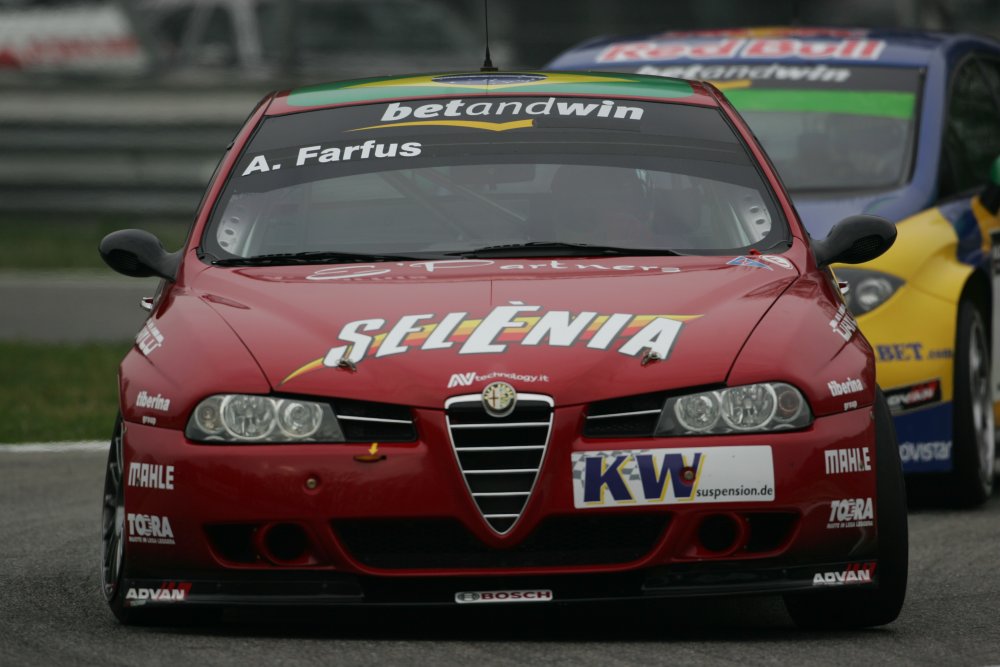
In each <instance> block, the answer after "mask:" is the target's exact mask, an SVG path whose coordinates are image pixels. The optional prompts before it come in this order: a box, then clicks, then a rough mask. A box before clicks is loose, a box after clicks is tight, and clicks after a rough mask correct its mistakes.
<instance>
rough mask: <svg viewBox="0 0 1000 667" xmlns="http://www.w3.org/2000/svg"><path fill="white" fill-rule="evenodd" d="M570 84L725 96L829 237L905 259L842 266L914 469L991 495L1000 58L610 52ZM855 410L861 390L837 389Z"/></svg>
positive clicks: (823, 35)
mask: <svg viewBox="0 0 1000 667" xmlns="http://www.w3.org/2000/svg"><path fill="white" fill-rule="evenodd" d="M547 68H548V69H554V70H599V71H618V72H630V73H642V74H654V75H661V76H669V77H681V78H687V79H702V80H707V81H711V82H712V83H714V84H715V85H716V86H718V87H719V88H720V89H722V90H723V91H724V92H725V94H726V96H727V97H728V98H729V100H730V101H731V102H732V104H733V105H734V106H735V107H736V109H737V110H738V111H739V112H740V114H741V115H742V116H743V117H744V118H745V119H746V121H747V122H748V123H749V125H750V127H751V128H752V129H753V131H754V133H755V134H756V135H757V137H758V138H759V140H760V141H761V143H762V144H763V145H764V147H765V149H766V150H767V151H768V153H769V155H770V157H771V159H772V160H773V162H774V163H775V165H776V166H777V168H778V171H779V172H780V174H781V176H782V179H783V180H784V182H785V185H786V187H787V188H788V190H789V191H790V192H791V194H792V196H793V198H794V200H795V205H796V208H797V209H798V212H799V215H800V216H801V218H802V220H803V222H804V223H805V224H806V227H807V228H808V229H809V232H810V234H811V235H812V236H814V237H816V238H823V237H825V236H826V235H827V233H828V232H829V230H830V228H831V227H832V226H833V225H834V224H835V223H836V222H838V221H839V220H841V219H843V218H844V217H845V216H847V215H850V214H852V213H862V212H864V213H872V214H876V215H880V216H882V217H885V218H889V219H890V220H893V221H895V222H897V230H898V238H897V241H896V244H895V246H894V247H893V248H892V249H891V250H890V251H889V252H888V253H886V254H885V255H883V256H881V257H879V258H878V259H876V260H875V261H872V262H869V263H867V264H863V265H860V266H858V267H851V268H840V267H834V270H835V272H836V275H837V277H838V279H840V280H841V281H844V282H846V283H847V286H846V288H845V289H846V296H845V299H846V301H847V305H848V307H849V308H850V309H851V311H852V313H853V314H854V315H855V316H856V317H857V321H858V323H859V325H860V327H861V330H862V331H863V333H864V334H865V336H866V337H867V338H868V340H869V341H870V342H871V344H872V346H873V348H874V349H875V352H876V358H877V373H878V382H879V384H880V385H881V386H882V387H883V388H885V389H886V392H885V393H886V396H887V398H888V400H889V402H890V405H891V408H892V411H893V414H894V416H895V425H896V432H897V435H898V439H899V448H900V455H901V459H902V461H903V469H904V471H905V472H906V473H907V474H908V485H909V487H910V488H911V490H913V491H915V492H916V493H917V494H919V495H920V496H922V497H923V498H929V499H932V500H934V501H938V502H946V503H950V504H957V505H976V504H979V503H982V502H983V501H985V500H986V498H988V497H989V495H990V494H991V492H992V488H993V478H994V473H995V465H996V445H995V436H996V432H995V428H994V422H995V415H997V414H1000V413H998V411H1000V218H998V215H997V211H998V208H1000V161H998V158H1000V43H997V42H995V41H991V40H988V39H985V38H981V37H976V36H971V35H948V34H942V33H931V32H915V31H902V30H878V31H876V30H867V29H825V28H761V29H747V30H722V31H711V32H709V31H699V32H684V33H680V32H667V33H659V34H653V35H649V36H645V37H639V38H628V39H606V38H601V39H597V40H592V41H590V42H586V43H584V44H581V45H579V46H577V47H575V48H573V49H570V50H569V51H567V52H565V53H564V54H562V55H561V56H559V57H558V58H556V59H555V60H554V61H552V62H551V63H549V64H548V65H547ZM829 390H830V392H831V394H832V395H834V396H837V397H842V398H843V401H844V407H845V409H850V407H851V404H852V400H853V396H852V394H853V393H854V392H855V391H856V382H855V383H852V378H843V379H838V380H832V381H831V382H830V383H829Z"/></svg>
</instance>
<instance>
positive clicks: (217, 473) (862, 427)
mask: <svg viewBox="0 0 1000 667" xmlns="http://www.w3.org/2000/svg"><path fill="white" fill-rule="evenodd" d="M415 412H416V417H417V420H416V421H417V424H418V430H419V432H420V434H421V438H422V439H421V441H419V442H416V443H395V444H385V445H383V446H381V448H380V452H381V453H382V454H384V458H379V459H377V460H374V461H365V460H364V458H365V457H364V455H365V454H366V453H367V451H368V447H367V446H366V445H364V444H340V445H258V446H232V445H221V446H215V445H212V446H208V445H200V444H193V443H190V442H188V441H186V440H185V439H184V436H183V433H181V432H179V431H174V430H170V429H162V428H156V427H150V426H143V425H140V424H135V423H129V424H128V425H127V429H126V432H125V439H124V443H125V461H126V469H127V470H128V469H130V467H131V466H132V465H133V464H136V465H145V466H146V468H145V469H146V470H148V471H152V472H149V474H148V475H147V476H146V477H143V478H141V481H140V483H139V484H131V482H132V481H134V480H133V479H132V478H131V477H130V476H129V475H126V478H127V479H128V481H129V482H130V485H129V486H127V487H126V490H125V511H126V513H127V515H128V525H127V526H126V529H127V539H128V543H127V545H126V553H127V571H126V575H125V581H124V584H123V589H125V590H126V591H127V590H129V589H134V590H135V591H136V592H137V595H136V596H135V597H134V600H133V602H131V603H134V604H161V603H163V604H166V603H176V602H179V601H183V602H190V603H202V602H204V603H221V604H233V603H246V604H309V603H322V604H327V603H336V604H369V603H373V604H375V603H384V604H401V603H407V602H416V603H421V604H438V603H440V604H446V603H453V602H454V595H455V593H456V592H459V591H461V590H469V589H472V590H483V589H485V590H492V589H496V588H504V589H510V588H525V587H527V588H531V587H541V588H545V589H551V590H552V591H553V592H554V593H555V595H556V599H559V600H588V599H618V598H623V599H624V598H641V597H657V596H676V595H684V596H686V595H706V594H722V593H725V594H731V593H756V592H767V591H770V592H774V591H789V590H807V589H813V588H814V587H816V585H815V582H814V578H815V576H816V574H817V573H819V574H825V573H837V572H844V571H848V570H849V569H850V568H851V567H854V568H856V567H857V566H858V564H859V563H871V562H874V561H876V560H877V546H878V541H877V533H876V527H875V525H876V524H875V521H874V520H868V521H858V522H857V523H851V522H844V521H842V519H843V518H844V517H834V514H835V511H834V508H835V507H836V506H837V505H838V504H839V505H843V504H844V502H845V501H850V503H851V505H852V506H855V503H856V501H860V503H859V504H857V505H856V506H858V507H864V506H865V505H866V503H867V504H868V505H869V506H870V507H872V508H874V511H873V514H872V515H871V516H870V517H860V518H869V519H875V518H877V512H878V508H877V505H876V473H877V471H876V461H875V458H876V457H875V429H874V420H873V417H872V409H871V407H870V406H868V407H862V408H859V409H856V410H851V411H849V412H845V413H843V414H838V415H832V416H828V417H822V418H819V419H817V420H816V421H815V423H814V424H813V426H812V427H810V428H809V429H807V430H804V431H800V432H794V433H783V434H763V435H747V436H716V437H712V438H671V439H656V440H655V441H654V440H650V439H631V440H609V439H582V438H580V437H579V436H578V435H577V434H578V433H579V432H580V425H581V424H582V419H583V410H582V408H580V407H568V408H559V409H557V410H556V411H555V415H554V419H553V426H552V429H553V434H552V439H551V442H550V445H549V450H548V452H547V454H546V457H545V460H544V463H543V465H542V468H541V471H540V473H539V477H538V481H537V483H536V485H535V488H534V490H533V492H532V495H531V498H530V500H529V501H528V504H527V506H526V507H525V509H524V512H523V514H522V516H521V518H520V520H519V521H518V522H517V524H516V525H515V526H514V528H513V529H512V530H510V532H508V533H506V534H503V535H498V534H497V533H495V532H493V531H491V530H490V528H489V526H488V525H487V523H486V522H485V520H484V519H483V517H482V515H481V514H480V512H479V510H478V508H477V507H476V505H475V503H474V502H473V501H472V499H471V497H470V496H469V493H468V490H467V488H466V487H465V486H464V483H463V481H462V477H461V472H460V470H459V469H458V466H457V463H456V461H455V457H454V455H453V453H452V451H451V449H450V444H449V443H448V438H447V434H446V433H445V428H446V427H445V424H444V420H443V416H442V415H441V413H439V412H435V411H424V410H417V411H415ZM734 445H747V446H758V447H759V446H762V445H764V446H767V447H770V449H771V452H772V456H773V468H774V486H775V494H774V499H773V500H772V501H769V502H739V501H731V502H730V501H726V502H711V503H708V502H704V503H703V502H690V503H683V504H671V505H658V506H629V505H627V504H624V505H618V506H610V507H599V508H586V509H577V508H576V507H575V506H574V497H573V469H572V462H571V455H572V453H573V452H580V451H594V452H597V451H606V450H624V449H636V450H639V449H649V448H650V447H678V448H681V447H704V448H705V449H706V451H708V452H711V447H713V446H726V447H732V446H734ZM828 450H858V451H861V450H867V452H868V454H869V456H870V465H869V466H868V467H867V469H861V470H853V471H843V470H832V471H831V469H830V457H829V456H828V455H827V451H828ZM359 458H360V460H359ZM168 473H169V475H168ZM168 479H169V484H167V483H166V480H168ZM168 487H169V488H168ZM720 517H721V518H720ZM713 522H714V523H713ZM165 525H166V526H169V528H165ZM708 525H711V526H714V527H717V526H718V525H722V529H721V530H722V533H723V534H725V533H726V530H727V529H726V526H727V525H728V526H729V527H730V528H732V531H734V533H733V534H734V535H735V536H732V535H730V537H731V539H723V541H722V543H721V544H720V542H719V541H718V539H717V538H718V535H717V534H714V533H713V532H712V531H713V530H714V528H713V527H709V528H706V526H708ZM442 526H443V527H442ZM349 528H350V530H349ZM276 530H279V531H280V530H285V531H286V532H290V533H294V535H292V537H293V540H292V541H293V542H294V541H296V540H298V541H300V542H301V543H302V544H303V545H304V546H303V547H302V548H301V549H293V550H292V551H291V552H288V553H281V552H280V550H276V549H274V548H268V542H267V540H268V539H269V538H268V535H272V536H273V535H275V534H276V533H275V531H276ZM134 531H138V532H142V533H143V534H142V535H135V534H133V532H134ZM220 531H221V532H220ZM434 531H438V532H434ZM220 535H223V537H221V538H220ZM226 535H228V537H226ZM227 540H228V541H227ZM276 541H280V540H276ZM271 546H274V545H271ZM276 551H277V553H276ZM876 581H877V578H875V577H872V578H869V579H868V580H865V581H859V582H857V583H860V584H862V585H867V584H869V583H875V582H876ZM171 582H174V583H184V584H185V585H188V584H189V586H188V587H187V588H186V589H185V593H184V594H183V595H181V594H178V593H172V594H170V595H161V594H157V593H154V591H159V590H160V589H162V588H163V587H164V586H166V585H167V583H171ZM821 585H822V584H821ZM171 590H173V589H171ZM143 591H145V593H142V592H143ZM138 593H142V595H143V596H144V597H143V598H142V599H140V597H139V595H138ZM179 597H181V598H183V599H178V598H179ZM154 598H156V599H154ZM131 603H130V604H131Z"/></svg>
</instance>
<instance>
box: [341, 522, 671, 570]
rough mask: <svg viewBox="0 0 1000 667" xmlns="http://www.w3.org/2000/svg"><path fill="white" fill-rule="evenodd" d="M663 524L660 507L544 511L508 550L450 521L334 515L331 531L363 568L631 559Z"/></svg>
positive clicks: (537, 564) (568, 563) (648, 546)
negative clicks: (584, 512)
mask: <svg viewBox="0 0 1000 667" xmlns="http://www.w3.org/2000/svg"><path fill="white" fill-rule="evenodd" d="M669 522H670V515H669V514H667V513H663V512H657V513H644V514H630V515H621V514H616V515H603V516H560V517H549V518H547V519H545V520H544V521H543V522H542V523H541V524H539V526H538V527H537V528H536V529H535V530H534V531H533V532H532V533H531V534H530V535H528V537H526V538H525V539H524V540H523V541H522V542H520V543H518V544H516V545H513V546H511V547H508V548H492V547H489V546H487V545H485V544H483V543H482V542H480V541H479V540H478V539H477V538H476V537H475V536H474V535H473V534H472V533H470V532H469V531H468V530H467V529H466V528H465V526H463V525H462V524H461V523H460V522H459V521H457V520H455V519H412V518H408V519H351V520H337V521H334V522H333V529H334V532H335V533H336V534H337V537H338V538H339V539H340V543H341V544H342V545H343V546H344V548H345V549H346V550H347V551H348V553H349V554H350V555H351V557H352V558H354V559H355V560H357V561H359V562H361V563H363V564H364V565H367V566H369V567H375V568H382V569H407V568H413V569H463V568H524V567H560V566H573V565H614V564H621V563H630V562H633V561H636V560H639V559H640V558H643V557H644V556H646V555H647V554H648V553H649V552H650V551H652V550H653V548H654V547H655V546H656V544H657V543H658V542H659V540H660V537H661V536H662V535H663V531H664V530H665V529H666V527H667V525H668V524H669Z"/></svg>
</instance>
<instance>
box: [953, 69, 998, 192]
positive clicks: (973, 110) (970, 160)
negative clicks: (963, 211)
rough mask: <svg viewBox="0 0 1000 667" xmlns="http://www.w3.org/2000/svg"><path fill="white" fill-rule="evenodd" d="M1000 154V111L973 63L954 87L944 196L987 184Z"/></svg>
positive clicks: (959, 72)
mask: <svg viewBox="0 0 1000 667" xmlns="http://www.w3.org/2000/svg"><path fill="white" fill-rule="evenodd" d="M997 155H1000V109H998V108H997V105H996V100H995V98H994V96H993V93H992V91H991V90H990V88H989V86H988V85H987V82H986V78H985V77H984V76H983V70H982V68H981V67H980V64H979V63H978V62H976V61H973V60H969V61H967V62H966V63H965V64H964V65H962V67H961V68H960V69H959V70H958V72H957V73H956V74H955V78H954V80H953V83H952V88H951V100H950V103H949V105H948V120H947V122H946V125H945V134H944V153H943V156H942V157H943V160H942V165H941V195H942V196H948V195H951V194H955V193H956V192H962V191H964V190H969V189H972V188H976V187H979V186H981V185H984V184H986V182H987V181H988V178H989V172H990V165H991V164H992V163H993V160H995V159H996V157H997Z"/></svg>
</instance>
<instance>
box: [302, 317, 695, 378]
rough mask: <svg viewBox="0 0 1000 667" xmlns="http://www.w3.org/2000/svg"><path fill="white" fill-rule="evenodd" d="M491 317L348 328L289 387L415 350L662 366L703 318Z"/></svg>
mask: <svg viewBox="0 0 1000 667" xmlns="http://www.w3.org/2000/svg"><path fill="white" fill-rule="evenodd" d="M510 304H511V305H509V306H496V307H495V308H493V310H491V311H490V312H488V313H487V314H486V315H484V316H480V317H469V313H466V312H457V313H446V314H444V315H440V316H438V315H434V314H432V313H427V314H422V315H405V316H403V317H400V318H399V319H398V320H396V321H395V322H392V323H390V322H389V321H388V320H386V319H384V318H372V319H366V320H355V321H353V322H348V323H347V324H345V325H344V326H343V327H341V329H340V334H339V336H338V338H339V341H338V342H339V343H340V344H338V345H335V346H334V347H332V348H330V350H329V351H328V352H327V353H326V356H324V357H321V358H319V359H316V360H314V361H310V362H309V363H308V364H305V365H304V366H301V367H300V368H298V369H296V370H294V371H292V372H291V373H290V374H289V375H288V376H287V377H286V378H285V379H284V380H282V384H284V383H286V382H288V381H290V380H292V379H294V378H296V377H299V376H300V375H303V374H305V373H309V372H311V371H315V370H318V369H320V368H324V367H326V368H336V367H338V366H341V365H342V364H344V363H345V362H351V363H352V364H358V363H361V362H362V361H363V360H365V359H369V358H376V359H378V358H381V357H388V356H393V355H397V354H404V353H406V352H409V351H410V350H448V349H450V350H454V351H455V352H456V353H457V354H502V353H504V352H506V351H507V348H508V347H509V346H511V345H522V346H537V345H545V346H549V347H572V346H576V345H580V346H585V347H587V348H589V349H592V350H614V351H616V352H618V353H619V354H624V355H627V356H631V357H637V356H639V355H641V354H644V353H645V352H646V351H647V350H650V351H652V352H653V353H656V354H658V355H659V357H660V358H661V359H666V358H667V357H669V356H670V351H671V349H673V346H674V343H675V341H676V340H677V336H678V335H679V334H680V332H681V329H682V328H683V327H684V323H685V322H687V321H689V320H692V319H697V318H698V317H701V316H700V315H633V314H630V313H610V314H599V313H596V312H592V311H582V312H578V313H572V312H570V311H567V310H543V309H542V307H541V306H532V305H526V304H525V303H524V302H522V301H511V302H510Z"/></svg>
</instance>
